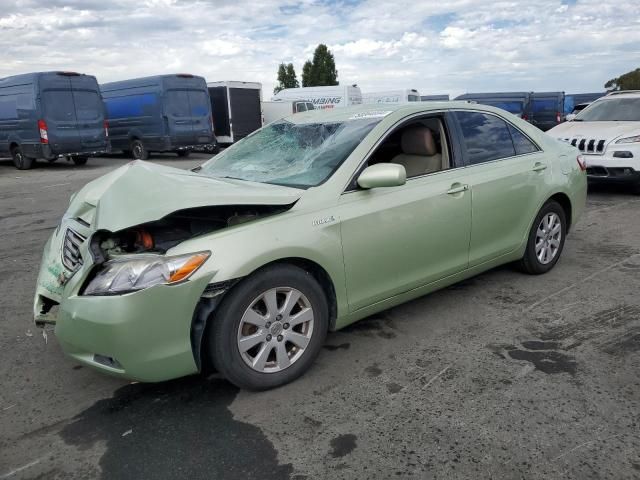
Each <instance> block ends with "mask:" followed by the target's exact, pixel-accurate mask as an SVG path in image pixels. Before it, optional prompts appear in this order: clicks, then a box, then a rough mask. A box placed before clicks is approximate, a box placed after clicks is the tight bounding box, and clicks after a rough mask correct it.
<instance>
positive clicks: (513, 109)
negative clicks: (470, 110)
mask: <svg viewBox="0 0 640 480" xmlns="http://www.w3.org/2000/svg"><path fill="white" fill-rule="evenodd" d="M478 103H484V104H485V105H491V106H492V107H496V108H501V109H502V110H506V111H507V112H509V113H515V114H518V115H519V114H521V113H522V112H523V111H524V104H523V103H522V102H509V101H504V102H501V101H495V102H494V101H489V102H478Z"/></svg>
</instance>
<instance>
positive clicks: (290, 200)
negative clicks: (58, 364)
mask: <svg viewBox="0 0 640 480" xmlns="http://www.w3.org/2000/svg"><path fill="white" fill-rule="evenodd" d="M586 189H587V186H586V175H585V173H584V163H583V162H582V159H581V157H580V156H579V155H578V152H577V151H576V150H575V149H574V148H573V147H571V146H568V145H565V144H562V143H559V142H557V141H556V140H554V139H552V138H551V137H548V136H547V135H545V134H544V133H542V132H541V131H539V130H538V129H536V128H535V127H532V126H531V125H530V124H528V123H526V122H524V121H522V120H520V119H518V118H516V117H515V116H513V115H511V114H509V113H507V112H504V111H502V110H499V109H496V108H492V107H487V106H482V105H476V104H469V103H464V102H446V103H432V102H430V103H426V104H418V105H411V106H384V107H382V108H381V107H380V106H376V107H372V106H359V107H352V108H342V109H335V110H333V111H312V112H307V113H300V114H296V115H295V116H293V117H290V118H287V119H283V120H280V121H277V122H274V123H272V124H270V125H267V126H266V127H264V128H262V129H260V130H258V131H256V132H254V133H253V134H252V135H250V136H248V137H247V138H245V139H244V140H242V141H240V142H238V143H237V144H235V145H233V146H232V147H230V148H228V149H227V150H225V151H224V152H223V153H221V154H219V155H217V156H215V157H214V158H212V159H211V160H209V161H208V162H206V163H205V164H203V165H202V166H200V167H198V168H196V169H194V170H193V171H183V170H179V169H175V168H169V167H163V166H158V165H154V164H151V163H146V162H141V161H138V162H133V163H130V164H128V165H126V166H124V167H122V168H118V169H116V170H114V171H112V172H111V173H109V174H107V175H105V176H103V177H101V178H99V179H97V180H95V181H93V182H91V183H89V184H87V185H86V186H85V187H84V188H83V189H82V190H80V191H79V192H78V193H77V194H75V195H74V196H73V197H72V199H71V203H70V205H69V208H68V210H67V212H66V213H65V215H64V217H63V219H62V221H61V223H60V225H59V226H58V228H57V229H56V230H55V232H54V233H53V235H52V236H51V238H50V239H49V241H48V242H47V244H46V246H45V249H44V256H43V261H42V266H41V269H40V274H39V277H38V284H37V291H36V295H35V302H34V315H35V321H36V323H37V324H38V325H44V324H47V323H54V324H55V332H56V336H57V338H58V341H59V343H60V345H61V347H62V349H63V350H64V351H65V353H66V354H67V355H69V356H70V357H72V358H73V359H75V360H76V361H78V362H81V363H82V364H85V365H89V366H91V367H94V368H96V369H98V370H101V371H103V372H105V373H109V374H113V375H118V376H122V377H126V378H130V379H135V380H139V381H146V382H156V381H162V380H168V379H172V378H176V377H180V376H184V375H189V374H193V373H197V372H199V371H202V370H207V369H212V368H215V369H216V370H217V371H219V372H220V373H222V374H223V375H224V376H225V377H226V378H227V379H228V380H229V381H231V382H233V383H234V384H236V385H238V386H240V387H243V388H248V389H266V388H272V387H276V386H279V385H282V384H285V383H287V382H290V381H292V380H293V379H295V378H296V377H298V376H299V375H301V374H302V373H303V372H304V371H305V370H307V369H308V368H309V367H310V366H311V364H312V363H313V361H314V359H315V358H316V356H317V355H318V353H319V351H320V349H321V347H322V345H323V342H324V340H325V337H326V334H327V332H328V331H332V330H335V329H339V328H342V327H344V326H346V325H348V324H350V323H352V322H354V321H356V320H359V319H361V318H364V317H366V316H368V315H371V314H373V313H375V312H378V311H381V310H384V309H387V308H389V307H392V306H394V305H397V304H400V303H402V302H405V301H408V300H410V299H413V298H416V297H418V296H421V295H424V294H426V293H429V292H431V291H433V290H436V289H439V288H442V287H445V286H447V285H450V284H452V283H455V282H458V281H460V280H462V279H465V278H468V277H470V276H473V275H476V274H478V273H480V272H483V271H485V270H488V269H490V268H492V267H495V266H497V265H500V264H504V263H508V262H517V264H518V265H519V266H520V267H521V269H522V270H524V271H525V272H528V273H531V274H541V273H545V272H547V271H549V270H550V269H551V268H553V266H554V265H555V264H556V262H557V261H558V259H559V257H560V254H561V252H562V248H563V245H564V242H565V239H566V235H567V233H568V232H569V230H570V228H571V227H572V226H573V225H574V224H575V222H576V221H577V220H578V218H579V217H580V215H581V213H582V211H583V209H584V205H585V198H586Z"/></svg>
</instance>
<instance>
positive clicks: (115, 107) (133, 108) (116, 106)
mask: <svg viewBox="0 0 640 480" xmlns="http://www.w3.org/2000/svg"><path fill="white" fill-rule="evenodd" d="M104 102H105V105H106V106H107V113H108V114H109V118H111V119H116V118H127V117H140V116H146V115H152V114H153V107H154V106H155V104H156V103H157V96H156V95H155V94H154V93H143V94H139V95H128V96H126V97H114V98H105V100H104Z"/></svg>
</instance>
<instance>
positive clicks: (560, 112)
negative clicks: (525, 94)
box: [529, 92, 565, 132]
mask: <svg viewBox="0 0 640 480" xmlns="http://www.w3.org/2000/svg"><path fill="white" fill-rule="evenodd" d="M564 97H565V95H564V92H532V93H531V112H530V114H529V122H531V123H532V124H533V125H535V126H536V127H538V128H539V129H540V130H542V131H543V132H546V131H547V130H550V129H552V128H553V127H555V126H556V125H560V124H561V123H562V122H564V116H565V115H564Z"/></svg>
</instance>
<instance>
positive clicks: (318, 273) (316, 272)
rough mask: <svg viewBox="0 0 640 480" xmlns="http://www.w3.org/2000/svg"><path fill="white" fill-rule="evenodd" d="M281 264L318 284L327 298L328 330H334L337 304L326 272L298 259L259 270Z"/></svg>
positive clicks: (276, 262)
mask: <svg viewBox="0 0 640 480" xmlns="http://www.w3.org/2000/svg"><path fill="white" fill-rule="evenodd" d="M283 263H284V264H289V265H295V266H296V267H298V268H301V269H302V270H305V271H307V272H309V273H310V274H311V275H312V276H313V278H315V279H316V281H317V282H318V283H319V284H320V286H321V287H322V291H323V292H324V294H325V296H326V297H327V304H328V305H329V330H330V331H331V330H334V329H335V327H336V318H337V317H338V302H337V298H336V289H335V287H334V285H333V281H332V280H331V277H330V276H329V274H328V273H327V271H326V270H325V269H324V268H322V267H321V266H320V265H318V264H317V263H316V262H313V261H311V260H308V259H306V258H299V257H291V258H282V259H280V260H276V261H274V262H271V263H268V264H266V265H264V266H262V267H261V269H262V268H267V267H270V266H271V265H277V264H283ZM252 273H253V272H252Z"/></svg>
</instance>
